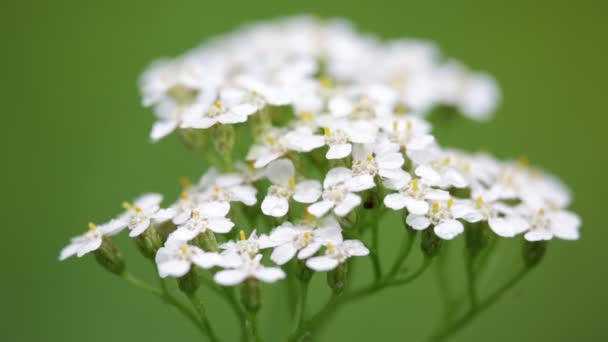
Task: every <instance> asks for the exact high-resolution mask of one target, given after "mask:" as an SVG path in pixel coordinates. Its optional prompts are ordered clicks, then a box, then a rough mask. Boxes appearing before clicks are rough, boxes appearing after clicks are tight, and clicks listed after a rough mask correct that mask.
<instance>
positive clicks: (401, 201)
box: [384, 193, 425, 214]
mask: <svg viewBox="0 0 608 342" xmlns="http://www.w3.org/2000/svg"><path fill="white" fill-rule="evenodd" d="M406 204H407V197H406V196H404V195H403V194H400V193H394V194H388V195H386V197H384V205H385V206H386V207H387V208H391V209H393V210H401V209H403V208H405V206H406ZM423 214H425V213H423Z"/></svg>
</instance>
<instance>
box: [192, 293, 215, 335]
mask: <svg viewBox="0 0 608 342" xmlns="http://www.w3.org/2000/svg"><path fill="white" fill-rule="evenodd" d="M186 297H188V299H189V300H190V303H192V306H193V307H194V309H195V310H196V312H198V315H199V318H200V322H201V324H202V325H203V327H204V328H205V331H206V334H205V335H207V337H209V340H210V341H213V342H217V341H219V339H218V338H217V336H216V335H215V333H214V332H213V328H212V327H211V323H210V322H209V319H208V318H207V311H206V310H205V305H204V304H203V302H202V300H200V299H199V298H197V297H196V294H194V293H187V294H186Z"/></svg>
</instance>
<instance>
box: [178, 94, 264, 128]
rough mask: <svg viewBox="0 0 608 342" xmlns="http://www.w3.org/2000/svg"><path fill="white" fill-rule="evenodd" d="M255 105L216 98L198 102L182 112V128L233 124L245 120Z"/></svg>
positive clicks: (253, 111) (254, 108) (254, 110)
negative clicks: (209, 102)
mask: <svg viewBox="0 0 608 342" xmlns="http://www.w3.org/2000/svg"><path fill="white" fill-rule="evenodd" d="M257 110H258V109H257V107H255V106H254V105H252V104H248V103H234V104H233V103H231V101H222V100H217V101H215V102H214V103H212V104H206V103H199V104H196V105H195V106H193V108H190V109H189V110H188V114H187V115H186V114H184V116H183V122H182V124H181V127H182V128H197V129H206V128H209V127H211V126H213V125H215V124H218V123H219V124H224V125H227V124H235V123H241V122H245V121H247V118H248V117H249V115H251V114H253V113H255V112H256V111H257Z"/></svg>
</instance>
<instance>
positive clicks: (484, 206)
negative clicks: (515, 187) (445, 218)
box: [452, 196, 530, 237]
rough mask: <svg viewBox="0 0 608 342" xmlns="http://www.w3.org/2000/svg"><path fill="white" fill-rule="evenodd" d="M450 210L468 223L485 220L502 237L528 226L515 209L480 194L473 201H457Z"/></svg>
mask: <svg viewBox="0 0 608 342" xmlns="http://www.w3.org/2000/svg"><path fill="white" fill-rule="evenodd" d="M452 212H453V213H454V215H455V216H457V217H461V218H462V219H463V220H465V221H467V222H470V223H476V222H481V221H487V222H488V226H489V227H490V229H492V231H493V232H494V233H496V234H497V235H499V236H502V237H514V236H516V235H517V234H520V233H522V232H524V231H526V230H527V229H528V228H529V226H530V225H529V223H528V222H527V221H526V220H525V219H524V218H522V217H521V215H519V214H518V213H517V211H516V210H514V209H512V208H510V207H508V206H507V205H505V204H503V203H502V202H498V201H494V200H488V201H486V200H484V198H483V197H482V196H477V197H476V199H475V201H474V203H473V201H468V200H467V201H459V202H457V203H456V204H454V206H453V208H452Z"/></svg>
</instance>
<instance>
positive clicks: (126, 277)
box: [122, 272, 164, 299]
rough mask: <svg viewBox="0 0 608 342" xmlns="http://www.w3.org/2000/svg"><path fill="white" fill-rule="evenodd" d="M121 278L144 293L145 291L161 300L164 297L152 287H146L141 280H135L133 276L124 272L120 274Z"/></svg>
mask: <svg viewBox="0 0 608 342" xmlns="http://www.w3.org/2000/svg"><path fill="white" fill-rule="evenodd" d="M122 278H123V279H124V280H126V281H127V282H128V283H129V284H131V285H133V286H135V287H137V288H139V289H141V290H144V291H146V292H148V293H150V294H153V295H155V296H157V297H160V298H161V299H163V297H164V296H163V293H162V292H161V291H160V290H158V289H155V288H154V287H152V286H150V285H148V284H147V283H145V282H144V281H142V280H139V279H138V278H136V277H135V276H134V275H132V274H131V273H129V272H124V273H123V274H122Z"/></svg>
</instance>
